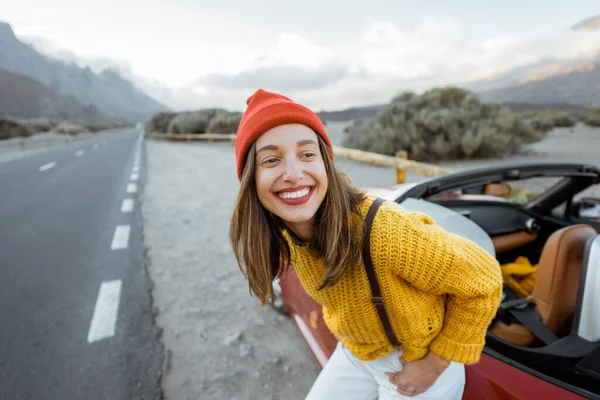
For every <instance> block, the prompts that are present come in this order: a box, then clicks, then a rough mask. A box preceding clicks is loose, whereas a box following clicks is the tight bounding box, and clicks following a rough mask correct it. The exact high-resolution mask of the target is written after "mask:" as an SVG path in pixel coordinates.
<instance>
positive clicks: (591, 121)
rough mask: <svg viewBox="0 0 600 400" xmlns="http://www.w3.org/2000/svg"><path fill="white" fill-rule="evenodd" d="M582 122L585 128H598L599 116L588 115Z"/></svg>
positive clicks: (599, 123) (599, 124)
mask: <svg viewBox="0 0 600 400" xmlns="http://www.w3.org/2000/svg"><path fill="white" fill-rule="evenodd" d="M582 122H583V123H584V124H586V125H587V126H594V127H600V114H598V115H589V116H587V117H585V118H584V119H583V121H582Z"/></svg>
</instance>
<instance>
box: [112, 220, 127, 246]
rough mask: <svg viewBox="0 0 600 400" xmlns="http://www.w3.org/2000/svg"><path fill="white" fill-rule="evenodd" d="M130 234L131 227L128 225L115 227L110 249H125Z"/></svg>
mask: <svg viewBox="0 0 600 400" xmlns="http://www.w3.org/2000/svg"><path fill="white" fill-rule="evenodd" d="M130 233H131V227H130V226H129V225H119V226H117V228H116V229H115V234H114V235H113V240H112V243H111V245H110V248H111V249H112V250H119V249H126V248H127V247H128V246H129V234H130Z"/></svg>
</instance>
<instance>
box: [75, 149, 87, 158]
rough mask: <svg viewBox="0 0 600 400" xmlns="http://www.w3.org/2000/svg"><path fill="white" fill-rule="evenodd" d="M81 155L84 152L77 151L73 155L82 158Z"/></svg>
mask: <svg viewBox="0 0 600 400" xmlns="http://www.w3.org/2000/svg"><path fill="white" fill-rule="evenodd" d="M83 153H85V151H83V150H77V152H76V153H75V155H76V156H77V157H79V156H82V155H83Z"/></svg>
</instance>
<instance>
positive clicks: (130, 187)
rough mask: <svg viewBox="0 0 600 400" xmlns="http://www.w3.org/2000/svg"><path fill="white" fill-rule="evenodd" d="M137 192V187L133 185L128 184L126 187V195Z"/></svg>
mask: <svg viewBox="0 0 600 400" xmlns="http://www.w3.org/2000/svg"><path fill="white" fill-rule="evenodd" d="M135 192H137V185H136V184H135V183H130V184H129V185H127V193H135Z"/></svg>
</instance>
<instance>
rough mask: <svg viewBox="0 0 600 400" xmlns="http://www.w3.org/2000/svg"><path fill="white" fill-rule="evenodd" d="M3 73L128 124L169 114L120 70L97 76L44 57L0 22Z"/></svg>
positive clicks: (63, 62) (77, 67)
mask: <svg viewBox="0 0 600 400" xmlns="http://www.w3.org/2000/svg"><path fill="white" fill-rule="evenodd" d="M0 69H4V70H7V71H10V72H13V73H17V74H20V75H23V76H26V77H29V78H32V79H35V80H37V81H39V82H40V83H42V84H43V85H45V86H47V87H49V88H51V89H53V90H55V91H57V92H59V93H63V94H68V95H72V96H74V97H75V98H77V99H78V100H79V101H80V102H81V103H83V104H93V105H95V106H96V107H98V108H99V109H100V110H102V111H104V112H106V113H108V114H110V115H113V116H115V117H119V118H122V119H125V120H127V121H129V122H138V121H146V120H148V119H149V118H150V117H151V116H152V115H153V114H155V113H157V112H160V111H169V108H168V107H166V106H164V105H163V104H161V103H159V102H158V101H156V100H154V99H153V98H151V97H150V96H148V95H146V94H145V93H143V92H142V91H140V90H139V89H138V88H137V87H136V86H135V85H134V84H133V83H132V82H130V81H129V80H127V79H125V78H123V76H121V74H119V72H118V71H117V70H115V69H105V70H103V71H102V72H100V73H94V72H93V71H92V70H91V69H90V68H89V67H80V66H78V65H77V64H76V63H74V62H67V61H62V60H58V59H54V58H52V57H48V56H46V55H43V54H41V53H39V52H38V51H36V50H35V48H34V47H32V46H29V45H27V44H26V43H23V42H22V41H20V40H19V39H18V38H17V37H16V36H15V34H14V32H13V30H12V28H11V26H10V25H9V24H7V23H5V22H0Z"/></svg>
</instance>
